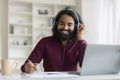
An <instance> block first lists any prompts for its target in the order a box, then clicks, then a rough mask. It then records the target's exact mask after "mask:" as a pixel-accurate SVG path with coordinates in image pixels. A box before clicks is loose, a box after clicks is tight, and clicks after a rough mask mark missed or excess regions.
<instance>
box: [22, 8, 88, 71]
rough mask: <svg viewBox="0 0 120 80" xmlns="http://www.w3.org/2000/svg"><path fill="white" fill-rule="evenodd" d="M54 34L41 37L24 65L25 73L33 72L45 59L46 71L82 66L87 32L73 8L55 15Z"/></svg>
mask: <svg viewBox="0 0 120 80" xmlns="http://www.w3.org/2000/svg"><path fill="white" fill-rule="evenodd" d="M52 32H53V35H52V36H49V37H45V38H43V39H41V40H40V41H39V42H38V44H37V45H36V47H35V48H34V49H33V51H32V53H31V54H30V56H29V57H28V59H27V60H26V62H25V63H24V64H23V65H22V67H21V70H22V72H25V73H33V72H34V71H36V69H37V68H38V64H39V63H40V61H41V60H42V59H43V67H44V71H77V65H78V63H79V66H80V67H81V66H82V61H83V57H84V52H85V48H86V45H87V43H86V41H85V40H84V39H83V36H84V34H85V32H86V30H85V26H84V24H83V22H82V20H81V17H80V16H79V15H78V13H77V12H75V11H74V10H73V9H71V8H66V9H64V10H61V11H60V12H59V13H58V14H57V16H56V17H55V21H54V25H53V28H52Z"/></svg>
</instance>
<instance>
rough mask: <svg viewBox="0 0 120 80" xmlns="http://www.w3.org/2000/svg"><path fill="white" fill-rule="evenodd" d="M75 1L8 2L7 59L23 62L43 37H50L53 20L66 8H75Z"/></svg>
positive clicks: (36, 0) (27, 0) (19, 0)
mask: <svg viewBox="0 0 120 80" xmlns="http://www.w3.org/2000/svg"><path fill="white" fill-rule="evenodd" d="M75 2H76V1H75V0H52V1H50V0H9V4H8V58H10V59H15V60H21V61H19V68H20V66H21V65H22V64H23V63H24V61H23V60H26V58H27V57H28V56H29V54H30V53H31V51H32V50H33V48H34V47H35V45H36V44H37V43H38V41H39V40H40V39H42V38H43V37H47V36H51V35H52V31H51V29H52V27H53V24H52V23H53V20H54V17H55V16H56V14H57V13H58V11H60V10H61V9H63V8H65V7H66V6H72V7H75V4H76V3H75Z"/></svg>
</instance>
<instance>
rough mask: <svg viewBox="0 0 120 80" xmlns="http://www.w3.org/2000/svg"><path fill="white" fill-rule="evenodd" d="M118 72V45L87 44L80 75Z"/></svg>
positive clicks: (119, 64) (119, 55)
mask: <svg viewBox="0 0 120 80" xmlns="http://www.w3.org/2000/svg"><path fill="white" fill-rule="evenodd" d="M119 72H120V45H87V47H86V51H85V56H84V59H83V65H82V69H81V73H80V75H105V74H118V73H119Z"/></svg>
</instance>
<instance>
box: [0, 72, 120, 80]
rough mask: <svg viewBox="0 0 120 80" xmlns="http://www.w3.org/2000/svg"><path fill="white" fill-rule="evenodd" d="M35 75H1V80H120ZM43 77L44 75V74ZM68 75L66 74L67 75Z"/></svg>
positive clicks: (116, 77)
mask: <svg viewBox="0 0 120 80" xmlns="http://www.w3.org/2000/svg"><path fill="white" fill-rule="evenodd" d="M32 75H33V74H30V75H27V76H26V75H24V74H19V73H17V74H12V75H2V74H0V80H80V79H82V80H92V79H97V80H104V79H108V80H116V79H117V80H120V75H91V76H78V75H76V76H73V75H71V76H70V75H68V76H63V77H62V76H60V75H61V74H60V75H59V76H56V75H55V76H53V75H52V76H51V75H48V76H47V75H46V76H43V77H42V76H41V74H39V75H40V76H41V77H31V76H32ZM42 75H43V74H42ZM65 75H66V74H65Z"/></svg>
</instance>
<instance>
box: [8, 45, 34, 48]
mask: <svg viewBox="0 0 120 80" xmlns="http://www.w3.org/2000/svg"><path fill="white" fill-rule="evenodd" d="M9 47H10V48H32V45H10V46H9Z"/></svg>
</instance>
